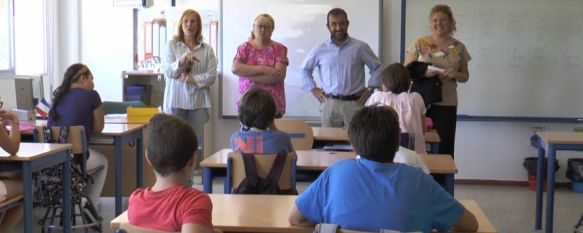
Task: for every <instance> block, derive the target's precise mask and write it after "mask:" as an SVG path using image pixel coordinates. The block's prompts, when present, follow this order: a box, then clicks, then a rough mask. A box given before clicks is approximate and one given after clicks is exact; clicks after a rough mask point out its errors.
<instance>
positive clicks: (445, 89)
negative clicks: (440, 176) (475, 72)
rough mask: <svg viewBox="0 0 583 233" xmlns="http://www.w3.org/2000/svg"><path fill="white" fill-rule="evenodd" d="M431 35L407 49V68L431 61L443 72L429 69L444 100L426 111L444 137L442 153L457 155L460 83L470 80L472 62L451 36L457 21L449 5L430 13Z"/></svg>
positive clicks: (440, 6) (466, 51)
mask: <svg viewBox="0 0 583 233" xmlns="http://www.w3.org/2000/svg"><path fill="white" fill-rule="evenodd" d="M429 23H430V29H431V34H430V35H427V36H424V37H421V38H419V39H417V40H416V41H415V42H414V43H413V45H411V46H410V47H409V49H407V54H406V56H405V66H406V65H408V64H409V63H411V62H413V61H422V62H429V63H432V64H434V66H437V67H438V68H441V69H443V72H441V71H434V70H428V71H427V73H425V76H426V77H433V76H435V75H439V78H440V79H441V81H442V83H443V85H442V87H441V93H442V101H441V102H438V103H435V104H433V105H432V106H431V107H429V109H427V116H428V117H430V118H431V119H432V120H433V125H434V127H435V130H436V131H437V133H438V134H439V137H440V138H441V142H440V143H439V153H440V154H451V155H452V156H453V155H454V144H455V128H456V115H457V105H458V100H457V91H456V88H457V84H458V83H465V82H467V81H468V78H469V77H470V73H469V71H468V62H469V61H470V60H471V59H472V58H471V56H470V54H469V53H468V50H467V49H466V46H465V45H464V44H463V43H462V42H460V41H459V40H457V39H455V38H453V37H452V35H453V33H454V32H455V30H456V21H455V19H454V17H453V13H452V12H451V9H450V8H449V6H447V5H435V6H434V7H433V8H432V9H431V11H430V13H429Z"/></svg>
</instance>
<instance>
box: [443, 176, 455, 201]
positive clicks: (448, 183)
mask: <svg viewBox="0 0 583 233" xmlns="http://www.w3.org/2000/svg"><path fill="white" fill-rule="evenodd" d="M454 183H455V178H454V174H445V190H446V191H447V192H448V193H449V194H451V196H453V189H454Z"/></svg>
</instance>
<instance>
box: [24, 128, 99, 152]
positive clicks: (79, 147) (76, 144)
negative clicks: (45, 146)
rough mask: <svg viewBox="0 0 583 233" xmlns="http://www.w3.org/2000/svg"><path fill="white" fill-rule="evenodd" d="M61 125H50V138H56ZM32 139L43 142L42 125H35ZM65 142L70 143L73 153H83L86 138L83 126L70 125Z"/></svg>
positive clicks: (85, 148)
mask: <svg viewBox="0 0 583 233" xmlns="http://www.w3.org/2000/svg"><path fill="white" fill-rule="evenodd" d="M60 129H61V127H58V126H54V127H51V138H52V139H53V140H55V141H56V140H57V139H58V138H59V132H60ZM33 136H34V141H36V142H44V141H45V135H44V133H43V126H37V127H36V128H35V129H34V135H33ZM67 143H69V144H71V145H72V146H73V148H72V149H71V150H72V152H73V154H84V153H86V152H87V139H86V137H85V128H84V127H83V126H80V125H77V126H70V127H69V134H68V135H67Z"/></svg>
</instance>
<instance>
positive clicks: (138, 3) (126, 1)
mask: <svg viewBox="0 0 583 233" xmlns="http://www.w3.org/2000/svg"><path fill="white" fill-rule="evenodd" d="M153 3H154V0H113V6H114V7H134V8H138V7H151V6H152V5H153Z"/></svg>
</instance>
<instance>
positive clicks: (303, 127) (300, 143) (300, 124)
mask: <svg viewBox="0 0 583 233" xmlns="http://www.w3.org/2000/svg"><path fill="white" fill-rule="evenodd" d="M275 127H277V129H278V130H281V131H283V132H286V133H288V134H289V135H290V137H291V141H292V144H293V146H294V149H295V150H311V149H312V146H314V132H312V127H310V126H309V125H308V124H307V123H306V122H304V121H302V120H297V119H275Z"/></svg>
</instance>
